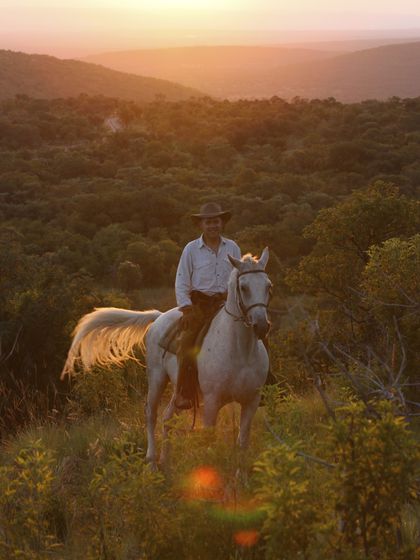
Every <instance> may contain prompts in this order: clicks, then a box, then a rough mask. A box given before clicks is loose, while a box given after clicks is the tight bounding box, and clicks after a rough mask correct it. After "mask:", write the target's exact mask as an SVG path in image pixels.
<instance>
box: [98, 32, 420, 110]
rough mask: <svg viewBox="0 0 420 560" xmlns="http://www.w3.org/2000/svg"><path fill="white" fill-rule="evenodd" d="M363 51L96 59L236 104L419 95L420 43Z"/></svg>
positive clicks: (222, 51)
mask: <svg viewBox="0 0 420 560" xmlns="http://www.w3.org/2000/svg"><path fill="white" fill-rule="evenodd" d="M344 45H345V44H344V43H343V49H344ZM314 46H315V45H314ZM324 48H325V47H324ZM335 48H336V49H339V48H340V44H339V43H337V45H336V46H335ZM346 48H347V49H348V45H347V46H346ZM356 49H357V46H355V47H354V50H355V52H351V53H346V54H340V53H336V55H334V52H333V51H331V50H330V51H327V50H324V51H323V50H322V43H320V44H319V47H318V49H315V48H314V49H303V48H284V47H270V48H269V47H201V48H198V47H190V48H183V49H179V48H178V49H176V48H174V49H150V50H139V51H128V52H116V53H106V54H102V55H96V56H91V57H89V60H90V61H92V62H98V63H100V64H103V65H104V66H108V67H109V68H114V69H116V70H122V71H130V72H133V73H136V74H146V75H148V76H155V77H160V78H166V79H171V80H176V81H177V82H179V83H182V84H184V85H188V86H191V87H195V88H199V89H201V90H203V91H206V92H207V93H209V94H211V95H216V96H218V97H227V98H231V99H237V98H241V97H247V98H250V97H271V96H273V95H278V96H279V97H283V98H286V99H292V98H293V97H294V96H300V97H305V98H325V97H335V98H336V99H338V100H340V101H344V102H353V101H361V100H363V99H387V98H389V97H392V96H398V97H416V96H417V95H419V94H420V42H411V43H405V44H390V45H386V46H381V47H376V48H367V49H363V50H356Z"/></svg>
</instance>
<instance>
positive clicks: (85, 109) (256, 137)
mask: <svg viewBox="0 0 420 560" xmlns="http://www.w3.org/2000/svg"><path fill="white" fill-rule="evenodd" d="M109 115H117V116H119V117H120V119H121V120H122V121H123V122H124V123H125V128H124V129H123V130H121V131H119V132H117V133H111V132H109V131H107V130H106V128H105V127H104V121H105V120H106V118H107V117H108V116H109ZM377 182H379V183H378V184H379V187H378V188H379V191H377V192H376V191H375V193H374V194H373V195H372V196H373V198H372V200H373V202H372V201H371V199H370V198H369V197H370V196H371V195H369V196H368V195H366V196H368V199H367V202H366V201H365V200H364V199H361V201H359V202H360V204H364V205H365V207H366V208H368V209H370V210H369V212H371V211H372V212H376V208H377V206H378V204H379V202H380V200H381V198H383V199H384V201H385V202H384V204H385V206H386V208H385V210H384V212H385V211H386V212H388V210H387V208H390V214H387V213H386V212H385V213H384V212H383V213H382V214H380V215H379V214H378V215H376V214H375V215H374V216H373V217H372V216H371V214H369V212H368V211H367V210H365V209H363V210H362V211H361V212H360V213H357V212H358V210H357V208H356V209H355V210H354V215H355V216H356V217H357V220H359V221H357V220H356V219H355V218H353V217H352V216H353V214H349V217H348V218H347V210H346V208H344V216H345V218H346V219H348V220H350V222H349V223H348V224H347V223H346V224H344V225H343V226H341V225H340V228H342V229H337V228H336V226H334V227H333V228H332V230H331V231H332V233H334V234H335V233H336V234H337V236H338V238H337V240H336V239H335V238H334V239H333V241H332V243H335V244H336V245H334V247H336V246H337V247H338V249H340V250H341V249H342V250H343V251H345V252H346V253H345V255H344V257H342V255H341V253H340V256H339V257H335V256H334V258H333V259H332V261H331V263H332V264H330V265H328V266H325V265H323V267H322V271H321V272H322V274H324V273H325V274H328V271H330V272H334V273H335V274H338V273H340V274H341V273H342V274H343V275H344V278H343V279H342V280H340V281H342V283H343V286H344V288H343V290H344V289H347V283H348V279H349V278H350V276H351V275H352V274H353V275H354V271H355V270H359V269H357V267H356V265H354V264H353V260H351V259H352V258H353V257H351V258H350V256H351V255H353V252H352V251H354V247H357V248H358V250H359V251H361V252H360V254H361V255H362V257H363V258H365V255H366V252H364V251H367V249H368V248H369V247H370V246H371V245H372V244H374V243H382V241H384V240H385V239H388V238H389V237H396V236H397V237H398V236H399V235H410V234H412V226H411V223H412V222H410V221H409V220H408V218H407V216H405V217H401V215H400V214H398V212H397V211H396V210H395V208H397V209H398V208H399V206H398V204H400V203H398V201H396V200H397V198H396V197H397V195H395V194H393V191H390V190H389V189H390V188H391V187H389V184H390V183H391V184H393V185H396V188H398V189H399V193H400V194H399V195H398V196H401V197H404V200H405V199H408V200H409V199H413V198H418V196H419V188H420V98H416V99H407V100H400V99H392V100H390V101H388V102H378V101H369V102H364V103H360V104H354V105H343V104H341V103H338V102H336V101H334V100H333V99H329V100H325V101H320V100H315V101H303V100H299V99H296V100H295V101H294V102H293V103H286V102H285V101H283V100H281V99H279V98H272V99H271V100H265V101H264V100H261V101H240V102H234V103H233V102H228V101H223V102H221V101H220V102H219V101H215V100H213V99H211V98H204V99H196V100H191V101H185V102H165V101H162V100H157V101H155V102H153V103H150V104H147V105H143V106H139V105H136V104H134V103H132V102H126V101H121V100H116V99H110V98H105V97H102V96H100V97H89V96H86V95H83V96H80V97H78V98H72V99H66V100H64V99H59V100H39V99H31V98H28V97H25V96H19V97H17V98H16V99H12V100H8V101H3V102H2V103H1V104H0V216H1V227H0V244H1V247H0V249H1V250H0V270H1V275H0V311H1V324H0V326H1V329H2V330H1V336H2V348H3V352H4V355H8V354H9V352H10V355H11V357H9V358H8V360H7V362H6V361H4V362H3V365H2V367H5V368H6V370H7V371H6V373H5V374H4V375H5V376H6V375H11V376H12V378H13V376H15V377H16V376H17V377H18V378H19V377H22V376H23V377H25V376H30V379H31V383H30V384H31V386H33V383H34V379H35V378H36V379H37V380H38V381H39V382H41V381H42V379H49V378H50V379H57V374H58V372H59V371H60V369H61V367H62V364H63V360H64V354H65V352H66V350H67V348H68V342H69V335H70V332H71V330H72V328H73V327H74V324H75V321H76V319H77V318H78V317H80V316H81V315H82V314H83V313H86V312H88V311H90V310H92V308H93V307H95V306H96V307H97V306H101V305H102V306H103V305H105V306H109V305H114V306H117V307H130V306H131V307H134V308H137V309H141V308H145V307H147V308H149V307H150V306H155V305H159V307H160V306H163V307H165V306H168V305H171V303H173V299H171V300H170V301H167V302H166V303H163V302H155V301H154V300H150V299H149V298H148V295H147V294H148V293H149V292H148V290H150V289H151V288H153V289H157V288H159V286H163V287H164V286H173V282H174V275H175V270H176V265H177V262H178V259H179V256H180V254H181V250H182V247H183V246H184V244H185V243H186V242H187V241H188V240H190V239H193V238H194V237H195V236H197V235H198V233H199V232H198V231H197V229H195V228H194V226H193V224H192V222H191V219H190V214H191V213H192V212H194V211H196V210H197V209H198V208H199V207H200V205H201V204H202V203H203V202H205V201H208V200H215V201H218V202H220V203H221V204H222V205H223V206H224V207H226V208H230V209H232V211H233V218H232V220H231V222H230V223H229V224H228V229H227V231H226V234H227V235H228V236H229V237H233V238H234V239H235V240H236V241H237V242H238V243H239V245H240V247H241V249H242V251H243V252H247V251H251V252H253V253H254V254H259V253H260V252H261V250H262V249H263V247H264V246H266V245H268V246H269V247H270V254H271V257H270V262H269V271H270V274H271V275H272V277H273V279H274V281H275V282H276V286H277V287H276V296H275V297H276V298H277V301H276V302H274V306H279V305H280V304H281V302H282V301H283V299H282V298H283V296H281V294H282V290H284V284H283V276H284V271H285V269H286V268H287V267H290V266H295V265H296V264H297V263H298V262H299V260H300V259H301V258H302V257H303V256H304V255H307V254H308V252H310V251H311V249H312V247H313V244H314V241H313V239H310V238H308V237H306V236H305V235H304V233H303V232H304V229H305V228H306V227H307V226H309V225H310V224H312V223H313V222H314V220H315V219H316V218H317V216H318V215H320V212H322V210H325V209H331V211H335V207H336V206H337V204H339V203H341V202H342V201H343V200H344V201H345V200H347V199H349V198H351V197H353V196H354V195H353V194H352V193H354V192H355V193H356V194H358V193H367V192H368V188H369V186H370V185H372V184H373V183H377ZM381 185H382V187H381ZM384 185H385V187H384ZM386 185H388V186H386ZM381 189H383V191H382V190H381ZM387 189H388V190H387ZM378 192H379V195H378ZM381 192H383V193H384V194H383V197H382V195H381V194H380V193H381ZM378 196H379V198H378ZM378 201H379V202H378ZM394 201H396V202H394ZM356 202H357V201H356ZM359 202H357V204H359ZM352 204H354V203H352ZM401 204H402V203H401ZM404 204H408V202H407V203H404ZM387 205H388V206H387ZM351 208H352V207H351ZM410 208H411V207H410ZM417 208H418V207H417ZM352 211H353V210H352ZM381 212H382V210H381ZM324 215H325V214H324ZM329 215H330V216H334V215H335V214H334V213H332V214H327V216H329ZM365 215H366V217H365ZM354 224H355V225H354ZM407 224H408V225H410V228H411V229H409V228H408V225H407ZM346 228H353V229H354V228H355V231H353V230H351V231H350V232H349V233H348V235H347V233H346V231H347V230H346ZM343 231H344V233H343ZM407 232H408V233H407ZM340 236H341V237H340ZM354 236H356V238H355V237H354ZM353 241H354V243H353ZM359 241H360V243H362V244H364V245H362V246H363V247H364V249H363V250H360V246H359V245H357V243H359ZM346 255H347V256H346ZM349 255H350V256H349ZM358 255H359V253H357V255H356V256H358ZM321 257H322V258H324V257H323V256H322V255H321ZM321 257H320V258H321ZM341 258H343V259H344V260H343V262H344V263H350V265H349V264H343V265H340V262H341V261H340V259H341ZM314 262H318V261H316V260H315V261H314ZM323 262H324V261H323ZM325 262H326V263H327V264H328V262H329V261H325ZM337 262H338V263H339V266H338V267H337ZM355 262H357V263H358V261H355ZM357 266H359V264H357ZM349 267H350V269H349ZM319 272H320V268H319V266H318V265H316V267H315V265H314V269H313V270H312V271H310V274H308V277H309V278H310V279H311V281H312V282H315V280H317V279H318V275H319ZM321 279H323V277H322V278H321ZM334 282H335V280H334ZM282 286H283V287H282ZM355 286H356V285H355ZM331 289H332V291H333V292H334V291H335V290H336V289H337V285H336V283H334V284H333V288H331ZM355 289H358V288H357V286H356V287H355ZM351 294H353V292H351ZM57 310H59V313H57ZM46 333H48V336H47V335H46ZM17 340H18V342H19V344H18V346H16V344H17V342H16V341H17ZM14 348H15V349H16V348H17V349H18V350H16V351H13V352H12V350H13V349H14ZM4 378H5V377H3V379H4Z"/></svg>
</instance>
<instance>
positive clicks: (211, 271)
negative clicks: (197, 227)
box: [175, 236, 241, 307]
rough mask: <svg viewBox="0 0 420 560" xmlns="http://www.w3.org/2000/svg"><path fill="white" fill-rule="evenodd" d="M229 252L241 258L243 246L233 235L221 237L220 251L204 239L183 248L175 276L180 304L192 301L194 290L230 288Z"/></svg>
mask: <svg viewBox="0 0 420 560" xmlns="http://www.w3.org/2000/svg"><path fill="white" fill-rule="evenodd" d="M228 255H231V256H232V257H235V258H237V259H240V258H241V250H240V249H239V247H238V245H237V244H236V243H235V242H234V241H232V240H231V239H226V238H225V237H221V240H220V245H219V248H218V250H217V254H216V253H215V251H213V249H210V247H208V246H207V245H206V244H205V243H204V240H203V236H201V237H199V238H198V239H194V241H190V242H189V243H188V244H187V245H186V246H185V248H184V250H183V251H182V255H181V259H180V261H179V264H178V270H177V272H176V280H175V293H176V301H177V304H178V306H179V307H185V306H186V305H191V297H190V294H191V292H192V291H195V290H197V291H199V292H203V293H205V294H206V295H209V296H211V295H214V294H217V293H223V292H227V287H228V280H229V276H230V273H231V271H232V265H231V264H230V261H229V259H228Z"/></svg>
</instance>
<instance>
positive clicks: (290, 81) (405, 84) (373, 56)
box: [267, 42, 420, 102]
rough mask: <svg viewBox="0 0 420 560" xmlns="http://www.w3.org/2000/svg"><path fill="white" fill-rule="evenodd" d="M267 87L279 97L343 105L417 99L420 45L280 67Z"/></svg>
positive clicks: (407, 44)
mask: <svg viewBox="0 0 420 560" xmlns="http://www.w3.org/2000/svg"><path fill="white" fill-rule="evenodd" d="M267 87H268V89H271V91H275V92H276V94H277V95H279V96H285V97H289V96H293V95H300V96H302V97H306V98H315V97H321V98H323V97H329V96H333V97H335V98H336V99H338V100H340V101H345V102H353V101H361V100H363V99H386V98H389V97H392V96H398V97H416V96H417V95H418V94H419V93H420V42H415V43H406V44H400V45H387V46H382V47H377V48H374V49H366V50H362V51H357V52H354V53H350V54H345V55H340V56H337V57H334V58H331V59H330V60H322V61H316V62H314V63H311V64H308V63H304V64H300V65H293V66H292V65H290V66H289V67H287V68H284V67H283V68H280V69H279V72H278V73H277V75H276V76H275V77H273V80H272V81H271V83H270V84H267Z"/></svg>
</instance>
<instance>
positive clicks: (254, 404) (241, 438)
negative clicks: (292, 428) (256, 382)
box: [236, 393, 261, 486]
mask: <svg viewBox="0 0 420 560" xmlns="http://www.w3.org/2000/svg"><path fill="white" fill-rule="evenodd" d="M260 398H261V396H260V394H259V393H258V394H257V395H256V396H255V397H254V398H253V399H252V400H251V401H248V402H247V403H245V404H241V423H240V427H239V434H238V446H239V458H238V459H239V460H238V469H237V471H236V477H237V478H238V479H239V480H240V481H241V483H242V484H243V485H244V486H247V485H248V464H247V463H248V454H247V450H248V446H249V435H250V432H251V424H252V419H253V418H254V416H255V413H256V411H257V408H258V405H259V402H260Z"/></svg>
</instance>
